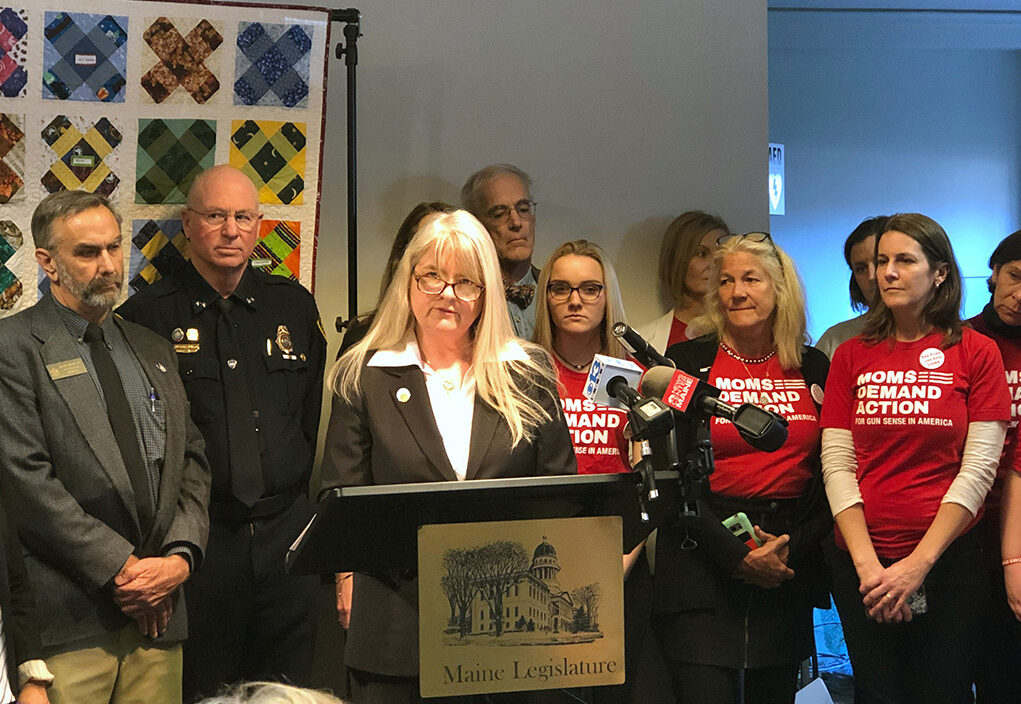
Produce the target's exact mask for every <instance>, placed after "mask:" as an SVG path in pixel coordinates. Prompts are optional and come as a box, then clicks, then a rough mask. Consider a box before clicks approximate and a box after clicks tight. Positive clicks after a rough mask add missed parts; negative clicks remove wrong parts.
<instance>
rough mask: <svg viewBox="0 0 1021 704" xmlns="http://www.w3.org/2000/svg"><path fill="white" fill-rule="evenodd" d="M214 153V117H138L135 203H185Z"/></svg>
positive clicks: (210, 162) (209, 164)
mask: <svg viewBox="0 0 1021 704" xmlns="http://www.w3.org/2000/svg"><path fill="white" fill-rule="evenodd" d="M215 152H216V121H215V120H145V119H143V120H139V121H138V152H137V156H136V160H135V174H136V176H137V180H136V182H135V202H136V203H148V204H159V203H184V202H185V196H186V195H187V193H188V189H189V188H190V187H191V182H192V181H194V180H195V177H196V176H198V175H199V174H200V173H201V172H202V171H204V170H205V169H208V168H209V167H210V166H212V165H213V161H214V158H215Z"/></svg>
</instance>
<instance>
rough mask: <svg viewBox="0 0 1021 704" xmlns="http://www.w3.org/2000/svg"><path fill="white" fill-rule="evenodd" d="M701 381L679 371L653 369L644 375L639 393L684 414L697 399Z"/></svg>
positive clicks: (668, 368) (666, 368) (665, 368)
mask: <svg viewBox="0 0 1021 704" xmlns="http://www.w3.org/2000/svg"><path fill="white" fill-rule="evenodd" d="M698 384H699V380H698V379H697V378H696V377H693V376H691V375H690V374H687V373H685V372H682V371H680V370H679V369H672V368H670V367H652V368H651V369H649V370H648V371H647V372H645V374H643V375H642V379H641V381H640V382H639V383H638V391H639V392H640V393H641V394H642V395H644V396H655V397H656V398H658V399H660V400H662V401H663V403H665V404H666V405H668V406H670V407H671V408H673V409H674V410H676V411H681V412H682V413H683V412H685V411H687V410H688V406H689V405H690V404H691V400H692V399H693V398H694V397H695V390H696V389H697V388H698Z"/></svg>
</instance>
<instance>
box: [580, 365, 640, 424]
mask: <svg viewBox="0 0 1021 704" xmlns="http://www.w3.org/2000/svg"><path fill="white" fill-rule="evenodd" d="M617 377H621V378H622V379H624V381H626V382H627V385H628V386H630V387H631V388H636V387H637V386H638V382H639V381H640V380H641V378H642V368H641V367H639V366H638V365H637V364H635V363H634V362H631V361H628V360H626V359H618V358H616V357H609V356H607V355H605V354H597V355H596V356H595V357H594V358H593V360H592V366H591V367H589V372H588V379H586V380H585V388H584V389H582V393H583V394H584V395H585V398H587V399H589V400H590V401H595V402H596V403H598V404H600V405H603V406H610V407H611V408H620V409H623V410H625V411H626V410H628V408H627V406H626V405H624V404H623V403H621V402H620V401H618V400H617V399H616V398H614V397H613V396H612V395H611V394H610V392H609V391H607V389H606V385H607V384H609V383H610V380H611V379H615V378H617Z"/></svg>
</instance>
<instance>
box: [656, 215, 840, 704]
mask: <svg viewBox="0 0 1021 704" xmlns="http://www.w3.org/2000/svg"><path fill="white" fill-rule="evenodd" d="M717 246H718V248H717V249H716V252H715V253H714V254H713V257H712V264H711V267H710V270H709V284H710V285H709V292H708V295H707V296H706V303H705V314H704V315H703V316H701V317H700V318H697V319H696V320H695V322H694V325H696V326H698V328H699V329H700V330H704V331H707V334H706V335H705V336H703V337H701V338H698V339H696V340H689V341H687V342H682V343H680V344H677V345H674V346H673V347H670V348H669V349H668V350H667V352H666V355H667V357H669V358H671V359H672V360H674V361H675V362H676V363H677V367H678V369H681V370H683V371H685V372H687V373H689V374H691V375H693V376H697V377H699V378H701V379H703V380H705V381H708V382H709V383H710V384H712V385H714V386H716V387H717V388H719V389H721V390H722V391H723V394H722V400H724V401H726V402H727V403H730V404H732V405H735V406H738V405H740V404H742V403H746V402H750V403H754V404H756V405H759V406H763V407H765V408H768V409H770V410H772V411H775V412H776V413H779V414H780V415H782V416H783V417H784V418H786V419H787V421H788V424H789V425H788V438H787V441H786V443H785V444H784V445H783V447H781V448H780V449H779V450H777V451H776V452H773V453H766V452H762V451H759V450H756V449H754V448H753V447H752V446H750V445H749V444H748V443H746V442H745V441H744V440H743V439H741V438H740V436H739V435H738V433H737V431H736V429H735V428H734V426H733V425H732V424H731V423H730V422H729V421H726V420H723V419H719V418H713V419H711V420H710V421H709V423H710V435H711V440H712V446H713V452H714V454H715V471H714V472H713V473H712V474H711V475H710V476H709V479H708V486H706V487H704V488H703V496H702V499H700V500H699V501H698V507H699V515H698V516H697V517H695V518H691V519H684V520H683V521H682V522H680V523H678V524H676V525H673V526H669V527H660V529H659V538H658V544H657V546H656V574H655V578H654V592H655V596H654V607H653V608H654V611H656V612H657V614H656V616H655V618H654V623H655V625H656V628H657V633H658V636H659V643H660V647H661V648H662V651H663V655H664V658H665V659H666V660H667V663H668V668H669V670H670V675H671V679H672V682H673V687H674V692H675V695H676V697H677V700H678V701H680V702H685V704H692V703H695V704H738V703H740V702H744V703H745V704H782V703H785V702H793V701H794V696H795V691H796V689H797V679H798V666H799V663H800V662H801V661H802V660H804V659H805V658H807V657H808V656H809V655H811V653H812V652H813V651H814V643H813V624H812V608H813V606H820V607H825V606H827V605H828V604H829V598H828V594H827V590H826V586H825V579H824V574H825V569H824V566H823V561H822V552H821V548H820V546H821V541H822V538H823V537H824V536H825V535H826V533H827V532H828V531H829V529H830V526H831V525H832V522H831V520H830V515H829V510H828V507H827V505H826V499H825V496H824V493H823V488H822V479H821V476H820V468H819V435H820V430H819V420H818V419H819V409H820V406H821V403H822V395H823V392H822V387H823V385H824V383H825V379H826V372H827V367H828V363H827V360H826V357H825V355H823V354H822V353H821V352H819V351H818V350H816V349H815V348H813V347H808V346H807V345H806V342H807V336H806V333H805V327H806V323H805V303H804V298H803V295H802V286H801V282H800V280H799V277H798V274H797V271H796V270H795V268H794V262H793V261H791V259H790V257H788V256H787V254H785V253H784V252H783V251H782V250H780V248H778V247H776V246H775V245H774V244H773V241H772V239H771V238H770V236H769V235H768V234H766V233H762V232H755V233H750V234H747V235H726V236H723V237H720V238H719V239H718V240H717ZM738 514H744V516H745V517H746V518H747V520H748V522H750V524H751V525H752V526H753V530H752V531H751V534H747V533H746V534H744V535H743V536H741V537H737V536H736V535H735V534H733V533H732V532H731V531H730V530H728V528H727V527H725V526H724V525H723V523H722V521H724V520H726V519H728V518H730V517H732V516H737V515H738ZM756 539H757V542H758V543H759V544H758V545H757V544H756Z"/></svg>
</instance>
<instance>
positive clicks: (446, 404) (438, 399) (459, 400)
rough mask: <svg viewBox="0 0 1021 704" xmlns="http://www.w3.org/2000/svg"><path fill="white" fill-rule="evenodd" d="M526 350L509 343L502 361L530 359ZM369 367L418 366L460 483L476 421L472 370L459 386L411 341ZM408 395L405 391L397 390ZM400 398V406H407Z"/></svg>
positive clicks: (384, 353)
mask: <svg viewBox="0 0 1021 704" xmlns="http://www.w3.org/2000/svg"><path fill="white" fill-rule="evenodd" d="M527 358H528V357H527V353H526V352H525V350H524V349H523V348H522V347H521V345H519V344H518V343H517V342H515V341H513V340H512V341H510V342H508V343H507V345H506V346H505V347H504V349H503V350H501V351H500V360H501V361H510V360H513V359H527ZM368 366H370V367H408V366H415V367H418V368H419V369H421V370H422V374H423V375H424V376H425V388H426V391H427V392H428V393H429V405H430V406H431V407H432V411H433V418H434V419H435V421H436V428H437V429H438V430H439V431H440V437H441V438H442V440H443V449H444V450H446V452H447V459H448V460H450V466H451V467H452V468H453V469H454V473H455V474H456V475H457V478H458V479H459V480H461V481H463V480H464V479H465V476H466V475H467V473H468V452H469V449H470V446H471V427H472V419H473V418H474V417H475V374H474V372H473V369H472V367H468V369H466V370H465V372H464V377H463V378H462V379H461V381H460V384H458V383H457V380H456V379H451V378H450V377H449V376H445V375H444V374H443V373H442V372H437V371H436V370H434V369H433V368H432V367H430V366H429V365H428V364H426V363H425V362H424V361H423V360H422V353H421V352H420V351H419V349H418V342H417V341H416V340H415V339H414V338H411V339H409V340H406V341H405V342H404V343H403V344H402V345H401V346H398V347H394V348H392V349H388V350H379V351H377V352H376V353H375V354H373V355H372V357H371V359H369V362H368ZM401 391H406V390H404V389H401V390H398V393H400V392H401ZM408 398H410V396H409V397H405V398H404V399H403V401H402V400H401V398H400V397H398V399H397V401H398V403H405V402H407V400H408Z"/></svg>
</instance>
